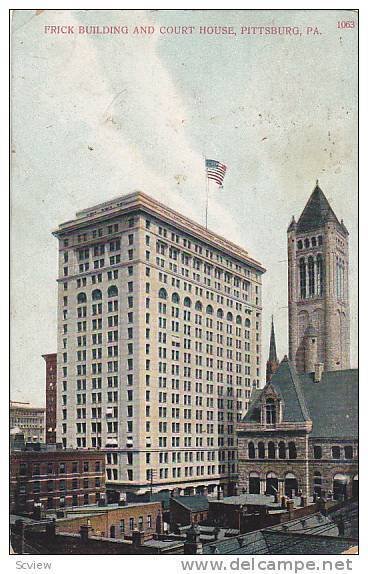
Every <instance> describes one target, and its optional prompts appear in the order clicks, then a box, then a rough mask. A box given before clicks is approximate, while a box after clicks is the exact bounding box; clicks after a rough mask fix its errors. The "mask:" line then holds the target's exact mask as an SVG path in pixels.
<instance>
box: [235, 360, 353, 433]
mask: <svg viewBox="0 0 368 574" xmlns="http://www.w3.org/2000/svg"><path fill="white" fill-rule="evenodd" d="M358 382H359V380H358V370H357V369H347V370H343V371H327V372H326V371H325V372H324V373H323V374H322V377H321V380H320V381H319V382H318V383H317V382H314V378H313V373H303V374H298V373H297V372H296V370H295V368H294V366H293V365H292V364H291V362H290V361H289V360H288V358H287V357H285V358H284V359H283V360H282V361H281V363H280V366H279V368H278V370H277V371H276V372H275V373H274V375H273V376H272V380H271V382H270V383H268V385H270V386H271V387H272V388H274V389H275V391H276V393H277V394H278V395H279V396H280V397H281V399H282V400H283V404H284V409H283V421H284V422H305V421H312V422H313V428H312V431H311V434H310V436H312V437H316V438H323V437H325V438H344V437H349V438H357V437H358ZM266 386H267V385H266ZM265 388H266V387H264V388H263V389H258V390H257V391H255V392H253V393H252V399H251V402H250V405H249V409H248V412H247V414H246V415H245V417H244V419H243V421H244V422H246V423H247V422H248V423H251V422H259V420H260V418H259V417H260V398H261V395H262V393H263V392H264V389H265Z"/></svg>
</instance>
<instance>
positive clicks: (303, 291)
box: [299, 257, 307, 299]
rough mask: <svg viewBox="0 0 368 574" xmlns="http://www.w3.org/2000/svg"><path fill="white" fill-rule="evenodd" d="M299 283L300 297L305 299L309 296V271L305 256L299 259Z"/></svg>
mask: <svg viewBox="0 0 368 574" xmlns="http://www.w3.org/2000/svg"><path fill="white" fill-rule="evenodd" d="M299 283H300V298H301V299H305V298H306V297H307V272H306V266H305V259H304V257H302V258H301V259H300V260H299Z"/></svg>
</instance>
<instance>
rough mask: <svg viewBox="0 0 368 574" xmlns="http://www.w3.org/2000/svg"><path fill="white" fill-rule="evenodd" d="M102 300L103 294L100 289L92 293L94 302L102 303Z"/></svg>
mask: <svg viewBox="0 0 368 574" xmlns="http://www.w3.org/2000/svg"><path fill="white" fill-rule="evenodd" d="M101 299H102V292H101V291H100V289H95V290H94V291H92V301H100V300H101Z"/></svg>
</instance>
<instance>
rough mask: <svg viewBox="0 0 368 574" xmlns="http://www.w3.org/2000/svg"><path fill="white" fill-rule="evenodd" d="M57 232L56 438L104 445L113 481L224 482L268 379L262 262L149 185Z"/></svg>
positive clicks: (140, 488)
mask: <svg viewBox="0 0 368 574" xmlns="http://www.w3.org/2000/svg"><path fill="white" fill-rule="evenodd" d="M54 234H55V235H56V237H57V238H58V240H59V278H58V374H57V381H58V392H57V403H58V404H57V414H58V416H57V440H58V441H60V442H62V443H63V444H64V445H65V446H66V447H71V448H90V447H92V448H96V447H100V448H103V449H105V450H106V472H107V486H108V487H110V488H115V489H116V490H120V491H128V490H131V491H135V492H145V491H147V490H148V489H149V488H150V487H152V488H153V489H154V490H162V489H166V488H167V489H174V488H179V490H180V491H183V490H186V492H193V491H195V492H201V491H203V490H204V489H207V488H208V489H209V490H210V491H211V490H214V489H215V487H216V486H218V485H222V486H225V487H228V486H229V485H230V484H231V483H232V481H234V480H235V479H236V476H237V444H236V426H237V422H238V421H239V420H240V419H241V418H242V416H243V415H244V413H245V412H246V410H247V407H248V403H249V397H250V393H251V389H252V388H253V387H259V384H260V369H261V365H262V362H261V328H262V321H261V312H262V298H261V297H262V295H261V277H262V274H263V272H264V271H265V269H264V268H263V267H262V266H261V265H260V263H258V262H257V261H255V260H254V259H252V258H251V257H250V256H249V255H248V253H247V252H246V251H245V250H244V249H242V248H240V247H238V246H237V245H235V244H233V243H231V242H229V241H227V240H226V239H224V238H223V237H220V236H218V235H216V234H214V233H212V232H210V231H208V230H207V229H205V228H204V227H203V226H201V225H199V224H197V223H195V222H194V221H191V220H190V219H188V218H187V217H185V216H183V215H181V214H180V213H177V212H175V211H173V210H172V209H170V208H168V207H166V206H165V205H163V204H161V203H159V202H157V201H156V200H154V199H152V198H150V197H148V196H147V195H145V194H143V193H140V192H136V193H133V194H130V195H126V196H123V197H120V198H118V199H116V200H112V201H108V202H106V203H103V204H100V205H97V206H95V207H91V208H90V209H86V210H83V211H80V212H79V213H77V215H76V219H74V220H72V221H68V222H66V223H63V224H62V225H60V226H59V228H58V229H57V231H55V232H54Z"/></svg>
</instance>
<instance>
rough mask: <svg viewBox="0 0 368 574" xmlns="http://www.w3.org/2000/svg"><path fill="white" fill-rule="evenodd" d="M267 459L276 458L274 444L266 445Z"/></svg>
mask: <svg viewBox="0 0 368 574" xmlns="http://www.w3.org/2000/svg"><path fill="white" fill-rule="evenodd" d="M268 458H276V449H275V443H274V442H269V443H268Z"/></svg>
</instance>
